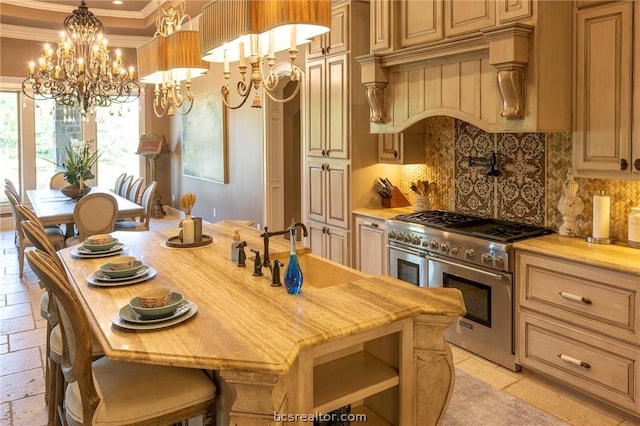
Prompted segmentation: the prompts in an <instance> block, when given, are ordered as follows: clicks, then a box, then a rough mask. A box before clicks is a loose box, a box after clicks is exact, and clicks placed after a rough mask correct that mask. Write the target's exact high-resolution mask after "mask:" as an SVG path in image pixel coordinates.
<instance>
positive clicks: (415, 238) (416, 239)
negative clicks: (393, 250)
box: [412, 237, 420, 245]
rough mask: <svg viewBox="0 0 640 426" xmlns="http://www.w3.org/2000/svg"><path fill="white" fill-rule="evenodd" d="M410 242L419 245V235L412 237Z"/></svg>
mask: <svg viewBox="0 0 640 426" xmlns="http://www.w3.org/2000/svg"><path fill="white" fill-rule="evenodd" d="M412 243H413V244H415V245H419V244H420V237H413V241H412Z"/></svg>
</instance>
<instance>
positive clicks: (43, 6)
mask: <svg viewBox="0 0 640 426" xmlns="http://www.w3.org/2000/svg"><path fill="white" fill-rule="evenodd" d="M165 2H166V0H162V1H161V2H160V3H165ZM2 3H5V4H10V5H13V6H18V7H22V8H28V9H38V10H49V11H51V12H61V13H68V14H71V13H72V12H73V11H74V10H76V9H77V8H78V6H67V5H63V4H58V3H54V2H48V1H41V0H2ZM156 4H157V3H156V2H155V1H153V0H152V1H149V2H148V3H147V5H146V6H145V7H144V8H143V9H142V10H141V11H135V10H114V9H100V8H97V7H90V6H89V5H87V6H88V7H89V10H90V11H91V13H93V14H94V15H96V16H98V17H110V18H129V19H131V18H133V19H145V18H146V17H147V16H149V15H151V14H152V13H154V12H155V11H156Z"/></svg>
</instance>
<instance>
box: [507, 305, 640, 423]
mask: <svg viewBox="0 0 640 426" xmlns="http://www.w3.org/2000/svg"><path fill="white" fill-rule="evenodd" d="M518 332H519V335H520V337H519V340H518V345H519V358H520V364H521V365H523V366H525V367H528V368H531V369H532V370H537V371H539V372H541V373H545V374H548V375H550V376H552V377H554V378H556V379H558V380H560V381H562V382H564V383H566V384H568V385H570V386H573V387H576V388H577V389H579V390H580V391H583V392H586V393H589V394H591V395H593V396H595V397H597V398H600V399H603V400H605V401H607V402H610V403H613V404H615V405H617V406H619V407H620V408H623V409H626V410H630V411H634V412H636V411H637V410H638V403H637V395H636V383H638V359H639V358H640V351H638V348H637V347H633V346H631V345H626V344H624V343H619V342H616V341H614V340H611V339H607V338H604V337H601V336H599V335H597V334H595V333H589V332H585V331H582V330H580V329H578V328H575V327H573V326H571V325H568V324H564V323H562V322H560V321H554V320H550V319H547V318H543V317H541V316H538V315H536V314H535V313H530V312H527V311H521V312H520V318H519V330H518Z"/></svg>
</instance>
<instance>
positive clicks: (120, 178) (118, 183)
mask: <svg viewBox="0 0 640 426" xmlns="http://www.w3.org/2000/svg"><path fill="white" fill-rule="evenodd" d="M126 177H127V174H126V173H122V174H121V175H120V176H118V177H117V178H116V183H115V184H114V185H113V192H114V193H116V194H119V193H120V188H122V182H124V178H126Z"/></svg>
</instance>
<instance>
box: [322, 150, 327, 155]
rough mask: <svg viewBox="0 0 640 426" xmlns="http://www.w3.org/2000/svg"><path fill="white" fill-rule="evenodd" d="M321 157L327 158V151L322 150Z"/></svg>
mask: <svg viewBox="0 0 640 426" xmlns="http://www.w3.org/2000/svg"><path fill="white" fill-rule="evenodd" d="M322 156H323V157H326V156H327V151H325V150H324V149H323V150H322Z"/></svg>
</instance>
